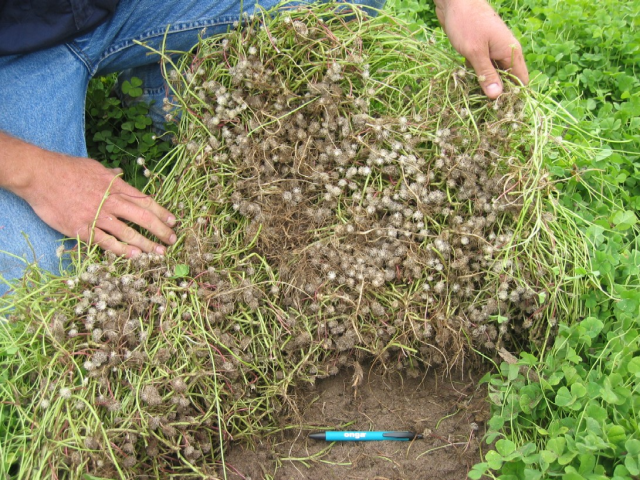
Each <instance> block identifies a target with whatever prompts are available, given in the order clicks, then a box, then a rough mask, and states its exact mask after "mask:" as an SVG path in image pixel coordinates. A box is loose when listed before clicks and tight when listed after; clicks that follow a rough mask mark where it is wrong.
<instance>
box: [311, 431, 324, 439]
mask: <svg viewBox="0 0 640 480" xmlns="http://www.w3.org/2000/svg"><path fill="white" fill-rule="evenodd" d="M309 438H310V439H311V440H325V439H326V436H325V434H324V433H311V434H309Z"/></svg>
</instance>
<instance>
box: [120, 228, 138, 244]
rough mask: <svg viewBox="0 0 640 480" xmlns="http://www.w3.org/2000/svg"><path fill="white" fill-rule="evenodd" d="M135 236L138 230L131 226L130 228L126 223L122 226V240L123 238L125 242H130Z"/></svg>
mask: <svg viewBox="0 0 640 480" xmlns="http://www.w3.org/2000/svg"><path fill="white" fill-rule="evenodd" d="M137 236H138V232H136V231H135V230H134V229H133V228H131V227H130V226H128V225H127V226H126V227H125V228H124V231H123V232H122V240H124V241H125V242H127V243H132V242H133V241H134V240H135V239H136V237H137Z"/></svg>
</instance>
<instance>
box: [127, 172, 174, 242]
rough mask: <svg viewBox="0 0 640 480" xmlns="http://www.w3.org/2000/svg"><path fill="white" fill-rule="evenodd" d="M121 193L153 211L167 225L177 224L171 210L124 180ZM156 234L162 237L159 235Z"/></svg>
mask: <svg viewBox="0 0 640 480" xmlns="http://www.w3.org/2000/svg"><path fill="white" fill-rule="evenodd" d="M120 193H121V195H123V196H125V197H126V199H127V200H128V201H130V202H131V203H133V204H135V205H137V206H139V207H141V208H143V209H145V210H148V211H150V212H151V213H153V214H154V215H155V216H156V217H157V218H159V219H160V221H162V222H163V223H164V224H165V225H167V226H169V227H173V226H174V225H175V224H176V217H175V216H174V215H173V214H172V213H171V212H170V211H169V210H167V209H166V208H164V207H162V206H160V205H159V204H158V203H157V202H156V201H155V200H154V199H153V198H152V197H151V196H150V195H145V194H143V193H142V192H140V191H139V190H136V189H135V188H133V187H132V186H131V185H129V184H128V183H125V182H124V181H123V182H122V185H121V192H120ZM141 226H143V225H141ZM156 236H157V237H158V238H162V237H161V236H159V235H156Z"/></svg>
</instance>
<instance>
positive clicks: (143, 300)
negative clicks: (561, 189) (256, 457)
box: [11, 5, 588, 478]
mask: <svg viewBox="0 0 640 480" xmlns="http://www.w3.org/2000/svg"><path fill="white" fill-rule="evenodd" d="M167 62H168V63H167V64H166V66H167V70H168V72H170V73H168V78H169V80H170V83H171V86H172V89H173V90H174V95H173V96H172V97H171V99H169V100H168V101H167V102H166V104H165V109H166V111H167V118H168V119H169V120H171V119H173V118H177V114H178V113H180V117H179V118H180V120H179V122H180V128H179V134H178V136H177V137H176V139H175V142H176V146H175V148H174V149H173V151H172V152H171V153H170V154H169V155H168V157H167V159H166V161H165V164H164V167H163V168H161V169H160V170H159V171H158V172H156V173H155V175H156V177H157V178H160V177H162V183H161V185H160V184H157V191H156V192H154V193H155V194H156V198H157V199H158V201H160V202H161V203H164V204H165V205H167V207H168V208H170V209H172V210H173V211H174V212H176V213H177V214H178V215H179V216H180V217H181V218H182V223H181V225H180V226H179V228H178V233H179V241H178V242H177V244H176V245H175V246H174V247H173V248H172V249H171V250H170V252H169V253H168V255H167V257H160V256H155V255H146V254H144V255H141V256H139V257H137V258H135V259H132V260H122V259H115V258H114V257H111V256H109V255H106V256H104V257H102V258H100V257H98V254H97V253H96V252H92V253H91V254H90V255H89V258H88V259H87V260H86V261H85V262H84V263H83V264H82V266H81V267H80V271H79V274H78V276H77V277H75V278H72V279H70V280H67V281H59V282H57V283H56V282H55V281H54V282H51V283H49V284H48V286H47V287H46V288H48V289H49V290H51V292H53V293H50V294H49V295H48V296H47V297H46V298H43V299H42V300H40V302H41V303H40V304H38V305H39V306H38V308H34V307H33V306H31V307H30V308H29V311H28V312H27V308H26V307H22V306H21V305H22V304H21V303H20V302H17V303H16V305H17V307H16V312H15V315H14V320H16V321H17V322H14V328H16V329H18V330H20V329H24V332H23V334H22V336H20V335H18V338H19V339H20V341H21V342H23V343H22V345H23V347H24V348H25V349H26V350H25V351H31V352H32V358H31V360H32V361H35V358H37V357H38V356H39V355H40V353H38V352H37V345H40V346H43V345H44V346H45V347H44V348H45V350H46V351H47V352H48V354H49V355H51V356H52V359H53V365H52V367H51V370H50V371H48V372H42V373H41V375H42V377H41V378H39V377H37V376H34V375H35V373H34V371H33V370H30V371H27V370H25V369H24V368H22V367H20V366H19V365H18V364H16V365H12V366H11V368H12V369H13V370H14V371H15V373H16V378H17V380H16V381H15V384H16V385H18V384H20V385H21V387H20V388H16V389H15V391H13V392H12V394H11V395H13V396H15V395H17V396H18V397H20V399H19V401H18V403H19V404H20V405H21V408H20V412H21V415H23V416H24V418H25V419H26V418H28V417H29V416H30V415H31V414H32V412H33V411H38V412H41V413H42V418H41V420H40V422H39V424H38V425H39V427H38V428H40V429H42V432H41V433H38V432H40V430H37V431H36V432H35V433H34V434H33V435H32V437H30V440H29V442H30V447H29V448H30V449H31V450H33V452H31V454H30V455H29V456H24V457H23V460H22V465H23V467H24V468H26V469H28V471H30V472H36V473H37V472H39V471H40V472H42V471H44V469H45V468H50V466H51V465H53V467H52V468H54V469H55V470H56V471H58V472H59V475H60V476H61V477H64V476H65V475H66V478H79V476H80V475H82V474H83V473H85V472H89V473H91V474H92V475H97V476H102V477H108V476H111V475H121V477H122V478H134V477H138V478H139V477H141V476H144V475H147V476H151V477H153V478H156V476H158V475H159V476H160V477H162V476H163V475H165V474H166V473H167V472H171V473H172V474H173V475H178V476H180V477H184V478H207V477H209V478H214V476H215V475H217V474H218V472H219V471H220V469H221V468H223V467H222V466H221V465H223V457H222V453H223V446H224V444H225V442H227V441H229V440H231V439H232V438H233V439H236V440H241V439H243V438H244V439H249V440H250V439H251V438H252V437H253V436H255V435H256V434H259V433H265V432H268V431H273V430H274V429H276V427H275V426H274V425H276V423H275V422H273V419H274V417H275V416H277V415H283V414H284V413H291V412H294V413H295V412H296V409H297V406H296V400H295V396H294V395H293V394H292V392H293V390H292V387H294V386H302V385H309V384H314V383H315V381H316V380H317V379H320V378H324V377H327V376H329V375H332V374H335V373H337V372H338V371H339V369H340V368H341V367H343V366H347V365H350V364H353V363H354V362H358V361H362V360H363V359H365V358H368V359H372V360H374V361H375V362H377V363H378V364H380V365H382V366H384V367H385V368H388V369H394V370H395V369H397V370H404V371H407V372H408V374H413V373H416V372H417V371H418V369H419V368H421V367H428V366H441V367H444V368H445V369H446V370H447V371H451V370H452V369H453V368H455V367H458V366H461V365H462V364H463V362H464V361H470V360H473V358H474V356H475V353H474V352H477V351H481V352H484V354H485V355H488V356H494V355H495V353H496V351H497V350H498V349H500V348H501V347H508V348H520V347H521V346H529V345H538V346H539V347H542V346H544V345H545V342H546V341H547V340H548V339H549V337H550V336H551V335H552V334H553V331H554V326H555V319H556V318H558V317H559V316H564V315H575V313H576V309H577V306H576V302H575V301H574V300H575V298H576V296H577V295H578V294H579V292H580V289H581V288H582V285H581V283H580V282H579V280H576V277H575V276H574V277H571V273H572V272H573V270H574V269H575V268H576V267H578V266H581V265H584V264H586V263H587V262H588V259H587V258H586V254H585V248H584V245H583V243H582V240H581V236H580V235H579V233H577V232H578V230H577V228H576V226H575V224H574V223H573V222H572V217H571V215H570V214H569V213H567V212H566V211H564V210H563V208H562V207H561V206H559V205H558V204H557V202H555V201H554V199H555V196H556V190H555V187H554V184H553V183H552V182H551V181H550V180H549V175H548V174H547V173H546V171H545V168H544V164H545V158H546V157H553V158H556V160H555V162H556V163H557V164H560V165H561V164H562V162H563V161H565V160H564V159H568V158H569V156H570V152H569V150H568V149H567V147H566V145H561V144H559V143H558V142H556V141H552V138H551V133H550V132H551V128H552V124H551V119H550V118H548V117H547V116H545V115H543V113H542V110H541V109H540V108H539V103H538V101H537V100H535V99H534V98H533V97H532V96H531V94H530V93H529V92H527V91H525V90H523V89H521V88H520V87H517V86H514V85H511V84H509V83H508V82H507V84H506V88H505V93H504V94H503V95H501V96H500V97H499V98H498V99H497V100H495V101H489V100H487V99H486V98H484V97H483V96H482V95H481V91H480V89H479V87H478V85H477V82H476V80H475V78H474V77H473V75H472V74H471V73H469V72H468V71H466V70H465V69H464V68H463V67H461V66H460V65H458V64H456V62H455V61H454V60H452V59H451V58H450V57H449V56H448V55H447V54H446V53H444V52H443V50H442V49H440V48H439V47H438V46H436V45H433V44H432V43H429V42H420V41H417V40H412V39H411V36H410V35H409V33H408V31H407V30H405V28H404V27H403V26H402V25H400V24H399V23H398V22H397V21H396V20H395V19H394V18H392V17H390V16H388V15H385V14H381V15H380V16H378V17H377V18H375V19H373V20H370V19H367V18H366V17H365V15H364V14H363V13H362V12H360V11H358V10H355V11H352V10H349V9H346V8H345V7H344V5H343V6H342V7H339V8H338V9H336V7H335V6H334V5H322V6H314V7H311V8H309V7H304V8H290V9H288V8H282V9H280V10H279V11H278V12H277V13H274V12H258V13H257V14H256V15H255V16H251V17H250V16H247V17H246V18H245V22H244V25H243V26H242V27H241V28H238V29H236V30H234V31H231V32H230V33H228V34H226V35H223V36H217V37H213V38H209V39H206V40H203V41H201V43H200V44H199V45H198V47H197V48H196V49H195V50H194V52H192V53H190V54H188V55H185V56H184V57H183V58H182V59H181V61H180V63H179V64H172V63H171V62H170V60H169V59H167ZM169 67H172V68H169ZM567 161H568V160H567ZM152 188H155V187H153V186H152ZM55 289H57V290H55ZM49 298H51V299H55V300H56V310H55V313H52V311H51V310H46V309H45V308H44V305H45V304H46V302H48V301H49V300H48V299H49ZM34 311H38V312H48V313H42V314H40V313H38V314H34V313H33V312H34ZM26 363H27V364H29V362H26ZM31 364H32V363H31ZM20 382H23V383H20ZM16 392H17V393H16ZM36 392H37V393H36ZM29 395H30V396H31V397H30V398H33V399H34V400H32V401H31V403H29V402H26V403H29V405H28V406H25V402H24V401H23V398H26V397H27V396H29ZM12 399H13V401H15V398H13V397H12ZM45 402H46V403H45ZM43 412H44V413H43ZM59 415H61V416H62V417H63V418H64V422H66V423H65V426H66V428H62V427H63V424H62V422H58V421H57V417H58V416H59ZM25 422H26V420H25ZM45 431H46V432H47V433H46V434H45V433H44V432H45ZM36 444H37V445H38V448H37V449H35V448H33V447H34V445H36ZM45 459H47V461H46V462H45ZM25 471H27V470H25ZM36 473H33V475H35V474H36ZM32 478H36V477H32Z"/></svg>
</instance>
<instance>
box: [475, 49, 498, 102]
mask: <svg viewBox="0 0 640 480" xmlns="http://www.w3.org/2000/svg"><path fill="white" fill-rule="evenodd" d="M468 60H469V63H471V66H472V67H473V69H474V70H475V72H476V75H477V76H478V82H479V83H480V86H481V87H482V91H483V92H484V94H485V95H486V96H487V97H489V98H490V99H492V100H494V99H496V98H498V96H499V95H500V94H501V93H502V81H501V80H500V75H498V72H497V70H496V69H495V67H494V66H493V62H491V58H490V57H489V52H486V53H484V52H481V53H480V54H479V55H478V56H476V57H474V58H468Z"/></svg>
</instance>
